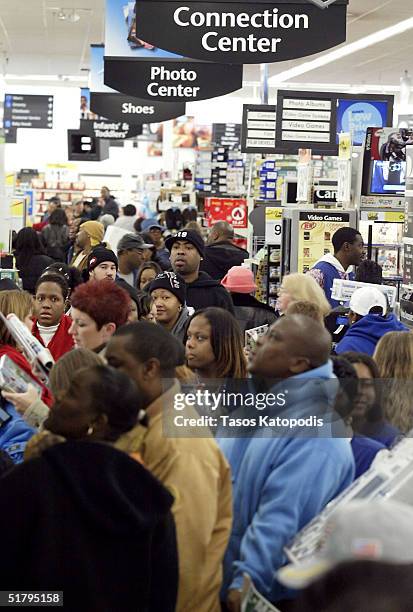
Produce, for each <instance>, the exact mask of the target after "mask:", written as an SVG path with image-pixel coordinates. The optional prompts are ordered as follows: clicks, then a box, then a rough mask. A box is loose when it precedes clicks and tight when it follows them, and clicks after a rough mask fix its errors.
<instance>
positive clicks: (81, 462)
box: [0, 441, 178, 612]
mask: <svg viewBox="0 0 413 612" xmlns="http://www.w3.org/2000/svg"><path fill="white" fill-rule="evenodd" d="M172 503H173V498H172V496H171V495H170V494H169V493H168V492H167V491H166V489H165V488H164V487H163V486H162V485H161V484H160V483H159V482H158V481H157V480H156V479H155V478H154V477H153V476H152V475H151V474H150V473H149V472H148V471H147V470H146V469H145V468H144V467H142V466H141V465H140V464H139V463H138V462H137V461H135V460H133V459H130V458H129V457H128V456H127V455H126V454H124V453H122V452H120V451H118V450H116V449H114V448H112V447H111V446H109V445H107V444H103V443H96V442H86V441H84V442H83V441H82V442H65V443H62V444H56V445H55V446H52V447H51V448H49V449H47V450H46V451H44V453H43V454H42V455H41V457H39V458H38V459H32V460H30V461H28V462H26V463H24V464H22V465H20V466H18V467H17V468H15V469H14V470H13V471H12V472H10V473H9V474H8V475H6V476H5V477H4V478H2V479H1V481H0V517H1V520H2V521H3V523H2V524H3V525H7V529H4V530H3V533H2V545H3V547H4V548H3V550H4V551H7V554H4V555H2V557H1V560H0V568H1V571H0V586H1V588H2V590H4V589H10V590H15V591H18V590H21V588H22V584H24V588H25V589H27V590H31V591H41V590H50V591H52V590H53V591H54V590H59V591H63V592H64V609H65V610H70V611H72V610H73V611H75V610H76V611H78V610H88V611H90V612H113V611H114V610H125V611H129V610H130V611H132V610H133V611H134V612H137V611H140V612H149V611H151V612H159V611H160V610H162V612H164V611H168V612H173V611H174V610H175V602H176V592H177V575H178V567H177V553H176V538H175V528H174V522H173V519H172V515H171V513H170V508H171V505H172ZM6 585H7V586H6Z"/></svg>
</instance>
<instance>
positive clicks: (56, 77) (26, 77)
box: [4, 74, 88, 83]
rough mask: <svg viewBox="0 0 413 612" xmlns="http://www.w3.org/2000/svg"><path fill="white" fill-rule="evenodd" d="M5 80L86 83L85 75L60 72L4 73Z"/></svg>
mask: <svg viewBox="0 0 413 612" xmlns="http://www.w3.org/2000/svg"><path fill="white" fill-rule="evenodd" d="M4 78H5V80H6V81H58V82H65V81H66V82H70V81H74V82H75V83H78V82H81V83H87V81H88V77H87V76H77V75H68V76H66V75H61V74H6V75H5V77H4Z"/></svg>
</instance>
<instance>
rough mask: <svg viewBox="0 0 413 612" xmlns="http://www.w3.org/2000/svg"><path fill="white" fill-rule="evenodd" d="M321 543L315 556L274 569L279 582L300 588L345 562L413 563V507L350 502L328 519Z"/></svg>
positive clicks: (396, 504)
mask: <svg viewBox="0 0 413 612" xmlns="http://www.w3.org/2000/svg"><path fill="white" fill-rule="evenodd" d="M320 542H321V548H320V550H319V553H318V554H317V555H316V556H313V557H310V558H309V559H307V560H304V561H302V562H300V563H296V564H294V563H292V564H290V565H286V566H284V567H283V568H282V569H280V570H279V571H278V572H277V578H278V580H279V582H281V584H283V585H284V586H287V587H289V588H292V589H303V588H305V587H307V586H308V585H310V584H311V583H313V582H315V581H316V580H318V579H319V578H321V577H322V576H324V575H325V574H326V573H327V572H328V571H330V570H332V569H333V568H334V567H336V566H337V565H338V564H339V563H343V562H346V561H386V562H389V563H398V564H404V563H409V564H413V508H412V507H411V506H408V505H407V504H404V503H401V502H398V501H395V500H392V499H389V500H383V499H381V500H371V501H352V502H349V503H348V504H347V505H345V506H343V507H342V508H341V509H337V510H336V511H335V512H334V513H333V514H332V516H331V517H330V518H329V519H328V520H327V522H326V524H325V526H324V529H323V535H321V537H320Z"/></svg>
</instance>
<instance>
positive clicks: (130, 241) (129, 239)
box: [118, 234, 153, 254]
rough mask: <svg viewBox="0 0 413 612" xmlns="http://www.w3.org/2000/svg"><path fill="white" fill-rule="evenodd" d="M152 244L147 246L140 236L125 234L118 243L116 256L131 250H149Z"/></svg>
mask: <svg viewBox="0 0 413 612" xmlns="http://www.w3.org/2000/svg"><path fill="white" fill-rule="evenodd" d="M152 247H153V245H152V244H147V243H146V242H144V241H143V238H142V237H141V236H138V235H137V234H125V235H124V236H122V238H121V239H120V240H119V242H118V254H119V253H122V252H123V251H130V250H132V249H140V250H143V249H150V248H152Z"/></svg>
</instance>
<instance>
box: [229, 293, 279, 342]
mask: <svg viewBox="0 0 413 612" xmlns="http://www.w3.org/2000/svg"><path fill="white" fill-rule="evenodd" d="M231 297H232V301H233V304H234V310H235V318H236V319H237V321H238V323H239V326H240V327H241V331H242V333H243V334H244V332H245V330H247V329H253V328H254V327H260V326H261V325H272V323H274V321H276V320H277V318H278V317H277V315H276V314H275V312H274V310H273V309H272V308H271V307H270V306H267V304H263V303H262V302H260V301H258V300H257V299H256V298H255V297H254V296H252V295H249V294H247V293H231Z"/></svg>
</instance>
